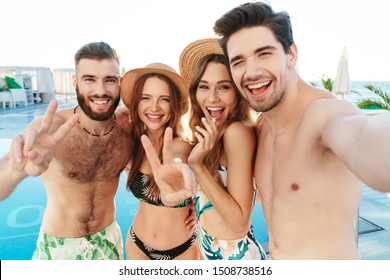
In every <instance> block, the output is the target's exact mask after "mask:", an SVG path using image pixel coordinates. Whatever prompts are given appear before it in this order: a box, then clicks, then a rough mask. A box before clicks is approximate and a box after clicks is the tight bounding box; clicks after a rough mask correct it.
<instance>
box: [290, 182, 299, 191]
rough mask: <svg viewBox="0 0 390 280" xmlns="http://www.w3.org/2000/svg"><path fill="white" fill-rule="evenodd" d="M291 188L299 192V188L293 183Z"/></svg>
mask: <svg viewBox="0 0 390 280" xmlns="http://www.w3.org/2000/svg"><path fill="white" fill-rule="evenodd" d="M291 188H292V190H293V191H297V190H299V186H298V185H297V184H295V183H294V184H292V185H291Z"/></svg>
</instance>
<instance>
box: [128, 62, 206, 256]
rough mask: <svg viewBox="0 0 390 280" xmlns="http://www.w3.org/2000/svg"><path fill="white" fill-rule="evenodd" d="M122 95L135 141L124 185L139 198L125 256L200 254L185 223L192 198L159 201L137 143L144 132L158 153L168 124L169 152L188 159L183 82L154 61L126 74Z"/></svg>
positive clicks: (168, 69) (166, 67)
mask: <svg viewBox="0 0 390 280" xmlns="http://www.w3.org/2000/svg"><path fill="white" fill-rule="evenodd" d="M121 97H122V100H123V102H124V104H125V105H126V106H127V107H128V108H129V112H130V113H129V114H130V120H131V121H130V124H131V133H132V136H133V139H134V142H135V143H134V145H135V146H134V153H133V156H132V159H131V167H130V169H129V174H128V180H127V189H128V190H129V191H131V192H132V193H133V194H134V196H135V197H136V198H138V199H139V201H140V203H139V208H138V210H137V213H136V214H135V217H134V220H133V224H132V226H131V227H130V229H129V233H128V235H127V238H126V258H127V259H137V260H139V259H153V260H160V259H199V251H198V248H197V245H196V244H194V243H196V231H194V225H193V224H191V223H190V224H189V225H188V226H187V227H186V223H187V220H188V219H187V218H190V217H191V215H190V211H191V203H192V199H191V198H188V199H186V200H184V201H181V202H180V203H178V204H176V205H172V206H167V205H165V204H164V203H163V200H162V197H161V194H160V190H159V186H158V185H157V182H156V181H155V180H154V178H153V172H152V169H151V166H150V163H149V161H148V159H147V158H146V156H145V151H144V149H143V147H142V144H141V136H142V135H147V136H148V137H149V139H150V140H151V142H152V145H153V147H154V150H155V151H156V152H157V154H158V155H159V157H160V158H161V156H162V147H163V135H164V131H165V129H166V128H167V127H170V128H172V132H173V137H174V139H173V145H172V149H173V155H174V156H175V157H176V158H178V159H180V160H181V161H182V162H184V163H185V162H186V161H187V157H188V154H189V153H190V151H191V149H192V146H191V145H190V144H189V143H188V142H187V141H184V138H183V136H182V131H183V130H182V124H181V117H182V116H183V115H184V114H185V113H186V112H187V110H188V88H187V85H186V83H185V82H184V80H183V79H182V77H181V76H180V75H178V74H177V73H176V72H175V71H174V70H173V69H172V68H171V67H169V66H168V65H165V64H162V63H153V64H149V65H147V66H146V67H144V68H137V69H133V70H130V71H128V72H127V73H126V74H125V75H124V77H123V79H122V82H121ZM164 202H166V201H164ZM192 222H193V220H192Z"/></svg>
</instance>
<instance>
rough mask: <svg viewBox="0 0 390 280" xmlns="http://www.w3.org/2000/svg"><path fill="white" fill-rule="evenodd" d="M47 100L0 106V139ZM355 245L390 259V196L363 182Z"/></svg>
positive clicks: (364, 254) (368, 257)
mask: <svg viewBox="0 0 390 280" xmlns="http://www.w3.org/2000/svg"><path fill="white" fill-rule="evenodd" d="M75 105H76V100H74V99H73V100H69V102H65V101H59V108H60V109H65V108H71V107H74V106H75ZM46 107H47V103H39V104H34V105H30V106H28V107H24V106H17V107H16V108H5V109H0V139H1V138H6V139H10V138H12V137H14V136H15V135H16V134H17V133H19V132H21V131H22V130H23V129H24V128H25V126H26V125H27V124H28V123H29V122H31V121H32V120H33V119H34V118H36V117H38V116H41V115H42V114H43V113H44V112H45V110H46ZM358 248H359V252H360V254H361V256H362V257H363V259H365V260H390V197H389V196H387V194H386V193H381V192H377V191H375V190H372V189H370V188H368V187H367V186H365V187H364V188H363V193H362V197H361V202H360V206H359V234H358Z"/></svg>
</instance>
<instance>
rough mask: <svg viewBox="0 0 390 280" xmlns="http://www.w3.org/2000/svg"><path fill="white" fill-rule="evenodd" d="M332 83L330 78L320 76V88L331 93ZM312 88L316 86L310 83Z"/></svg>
mask: <svg viewBox="0 0 390 280" xmlns="http://www.w3.org/2000/svg"><path fill="white" fill-rule="evenodd" d="M333 82H334V81H332V79H331V78H329V77H328V76H326V75H322V77H321V83H322V87H323V88H324V89H326V90H328V91H330V92H332V89H333ZM310 84H311V85H312V86H314V87H316V86H317V84H316V83H315V82H311V83H310Z"/></svg>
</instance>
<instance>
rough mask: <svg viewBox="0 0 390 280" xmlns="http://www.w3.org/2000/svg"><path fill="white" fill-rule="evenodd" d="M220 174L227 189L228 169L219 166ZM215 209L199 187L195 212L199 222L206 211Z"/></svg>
mask: <svg viewBox="0 0 390 280" xmlns="http://www.w3.org/2000/svg"><path fill="white" fill-rule="evenodd" d="M218 172H219V174H220V175H221V178H222V182H223V186H224V188H225V189H227V168H226V167H225V166H223V165H221V164H218ZM213 208H214V206H213V205H212V204H211V201H210V200H209V199H208V198H207V196H206V195H205V194H204V193H203V191H202V190H201V189H200V187H199V186H198V191H197V198H196V205H195V211H196V216H197V218H198V220H199V218H200V215H201V214H202V213H203V212H204V211H207V210H210V209H213Z"/></svg>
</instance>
